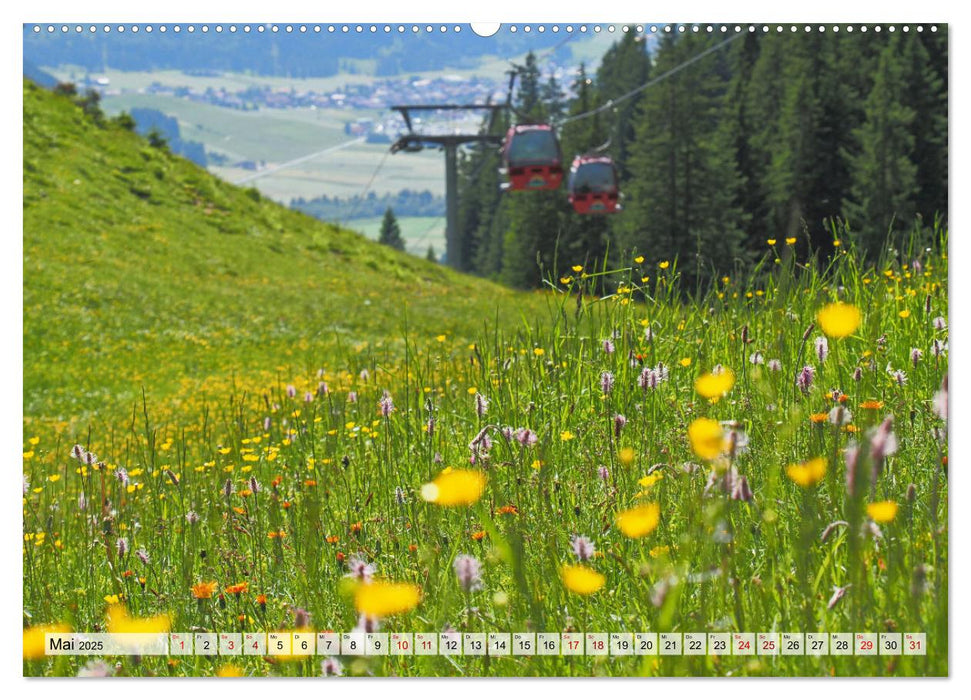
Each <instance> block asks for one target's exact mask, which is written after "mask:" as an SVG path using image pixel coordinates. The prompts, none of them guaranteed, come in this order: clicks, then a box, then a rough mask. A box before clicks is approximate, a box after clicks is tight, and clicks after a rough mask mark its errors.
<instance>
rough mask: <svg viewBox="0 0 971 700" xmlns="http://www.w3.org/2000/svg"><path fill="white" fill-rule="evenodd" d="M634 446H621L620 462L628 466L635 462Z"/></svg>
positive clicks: (618, 455) (618, 454) (618, 456)
mask: <svg viewBox="0 0 971 700" xmlns="http://www.w3.org/2000/svg"><path fill="white" fill-rule="evenodd" d="M634 457H635V454H634V448H633V447H621V448H620V451H619V452H617V459H619V460H620V463H621V464H623V465H626V466H629V465H631V464H633V462H634Z"/></svg>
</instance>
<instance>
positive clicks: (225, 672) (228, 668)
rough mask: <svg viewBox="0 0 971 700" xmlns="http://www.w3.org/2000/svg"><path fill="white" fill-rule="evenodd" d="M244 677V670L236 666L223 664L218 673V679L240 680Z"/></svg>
mask: <svg viewBox="0 0 971 700" xmlns="http://www.w3.org/2000/svg"><path fill="white" fill-rule="evenodd" d="M242 675H243V669H241V668H240V667H239V666H237V665H235V664H223V665H222V666H220V667H219V669H218V670H217V671H216V676H217V677H218V678H239V677H241V676H242Z"/></svg>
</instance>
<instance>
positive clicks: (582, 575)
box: [560, 564, 606, 595]
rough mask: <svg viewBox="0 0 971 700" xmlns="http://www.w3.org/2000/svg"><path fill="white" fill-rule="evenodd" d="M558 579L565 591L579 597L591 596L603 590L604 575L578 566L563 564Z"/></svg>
mask: <svg viewBox="0 0 971 700" xmlns="http://www.w3.org/2000/svg"><path fill="white" fill-rule="evenodd" d="M560 578H562V579H563V585H564V586H566V588H567V590H569V591H571V592H573V593H577V594H579V595H592V594H593V593H596V592H597V591H599V590H600V589H601V588H603V585H604V581H605V580H606V579H605V578H604V575H603V574H601V573H599V572H596V571H594V570H593V569H591V568H589V567H586V566H582V565H580V564H565V565H564V566H563V567H562V568H561V569H560Z"/></svg>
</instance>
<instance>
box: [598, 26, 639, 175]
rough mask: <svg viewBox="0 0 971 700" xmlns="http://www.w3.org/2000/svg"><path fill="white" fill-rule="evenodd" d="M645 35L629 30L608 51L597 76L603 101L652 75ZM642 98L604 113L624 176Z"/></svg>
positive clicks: (600, 101) (628, 100)
mask: <svg viewBox="0 0 971 700" xmlns="http://www.w3.org/2000/svg"><path fill="white" fill-rule="evenodd" d="M645 36H646V35H644V34H639V33H637V32H628V33H627V34H624V36H623V37H622V38H621V39H620V41H618V42H616V43H615V44H613V45H612V46H611V47H610V48H609V49H608V50H607V52H606V53H605V54H604V56H603V59H602V60H601V61H600V67H599V68H598V69H597V75H596V84H597V99H598V100H599V103H600V104H605V103H606V102H607V101H609V100H614V99H617V98H618V97H620V96H621V95H626V94H627V93H628V92H630V91H631V90H633V89H634V88H637V87H639V86H641V85H643V84H644V83H646V82H647V80H648V79H649V78H650V77H651V58H650V56H649V55H648V53H647V48H646V46H647V42H646V40H645ZM642 98H643V93H641V94H638V95H635V96H634V97H632V98H630V99H627V100H625V101H623V102H621V103H619V104H618V105H617V106H616V107H615V108H614V109H612V110H608V111H605V112H604V113H603V121H604V122H605V128H606V134H605V136H606V137H608V138H609V139H610V153H611V155H612V156H613V158H614V160H615V161H616V162H617V163H618V164H620V168H621V175H622V176H626V174H627V172H626V170H625V169H624V164H625V163H626V162H627V159H628V150H629V148H630V144H631V142H632V141H633V140H634V136H635V133H634V127H635V116H636V114H637V109H638V107H639V105H640V101H641V99H642Z"/></svg>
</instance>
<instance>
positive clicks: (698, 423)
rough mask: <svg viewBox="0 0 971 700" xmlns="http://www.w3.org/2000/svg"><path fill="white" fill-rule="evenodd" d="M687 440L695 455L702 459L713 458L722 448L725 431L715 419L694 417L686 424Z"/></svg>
mask: <svg viewBox="0 0 971 700" xmlns="http://www.w3.org/2000/svg"><path fill="white" fill-rule="evenodd" d="M688 441H689V442H690V443H691V449H692V451H693V452H694V453H695V454H696V455H698V456H699V457H701V458H702V459H709V460H710V459H715V457H717V456H718V455H720V454H721V453H722V451H723V450H724V447H725V432H724V431H723V430H722V427H721V424H720V423H719V422H718V421H716V420H712V419H711V418H696V419H695V420H693V421H692V422H691V425H689V426H688Z"/></svg>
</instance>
